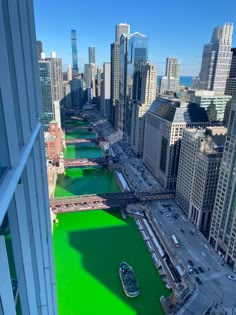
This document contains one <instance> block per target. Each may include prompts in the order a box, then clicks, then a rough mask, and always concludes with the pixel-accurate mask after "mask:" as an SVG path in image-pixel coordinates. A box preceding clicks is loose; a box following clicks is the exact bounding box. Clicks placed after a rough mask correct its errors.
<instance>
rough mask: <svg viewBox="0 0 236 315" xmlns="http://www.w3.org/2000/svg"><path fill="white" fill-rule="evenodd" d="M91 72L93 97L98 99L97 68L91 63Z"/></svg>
mask: <svg viewBox="0 0 236 315" xmlns="http://www.w3.org/2000/svg"><path fill="white" fill-rule="evenodd" d="M90 71H91V88H92V96H93V97H96V79H95V75H96V68H95V63H90Z"/></svg>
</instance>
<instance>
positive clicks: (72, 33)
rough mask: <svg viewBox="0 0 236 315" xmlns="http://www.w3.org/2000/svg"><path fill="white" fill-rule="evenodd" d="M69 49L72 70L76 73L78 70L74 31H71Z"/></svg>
mask: <svg viewBox="0 0 236 315" xmlns="http://www.w3.org/2000/svg"><path fill="white" fill-rule="evenodd" d="M71 47H72V70H73V71H76V72H77V73H78V72H79V68H78V56H77V42H76V30H71Z"/></svg>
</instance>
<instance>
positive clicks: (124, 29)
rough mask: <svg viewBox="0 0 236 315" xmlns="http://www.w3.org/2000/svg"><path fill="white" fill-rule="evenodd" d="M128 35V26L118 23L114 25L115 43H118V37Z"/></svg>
mask: <svg viewBox="0 0 236 315" xmlns="http://www.w3.org/2000/svg"><path fill="white" fill-rule="evenodd" d="M129 33H130V25H129V24H126V23H120V24H117V25H116V39H115V41H116V42H117V43H119V42H120V37H121V35H122V34H129Z"/></svg>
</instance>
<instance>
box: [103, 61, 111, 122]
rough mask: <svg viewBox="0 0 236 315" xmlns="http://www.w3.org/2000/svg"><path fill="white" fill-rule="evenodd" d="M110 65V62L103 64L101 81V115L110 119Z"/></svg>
mask: <svg viewBox="0 0 236 315" xmlns="http://www.w3.org/2000/svg"><path fill="white" fill-rule="evenodd" d="M110 84H111V64H110V62H104V63H103V81H102V93H101V113H102V115H103V116H104V117H107V118H109V117H110V107H111V94H110V92H111V87H110Z"/></svg>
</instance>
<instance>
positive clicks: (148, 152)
mask: <svg viewBox="0 0 236 315" xmlns="http://www.w3.org/2000/svg"><path fill="white" fill-rule="evenodd" d="M208 125H209V120H208V117H207V113H206V111H205V109H203V108H201V107H200V106H198V105H197V104H195V103H185V102H181V101H180V99H168V98H159V99H158V100H156V101H155V102H153V103H152V105H151V107H150V108H149V110H148V111H147V113H146V117H145V131H144V148H143V161H144V164H145V165H146V166H147V168H148V169H149V170H150V171H151V172H152V174H153V175H154V176H155V177H156V178H157V179H158V181H159V182H160V183H161V185H162V186H163V187H165V188H169V189H174V188H175V186H176V179H177V173H178V163H179V152H180V145H181V138H182V134H183V129H184V128H187V127H192V128H193V127H196V128H198V127H205V126H208Z"/></svg>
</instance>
